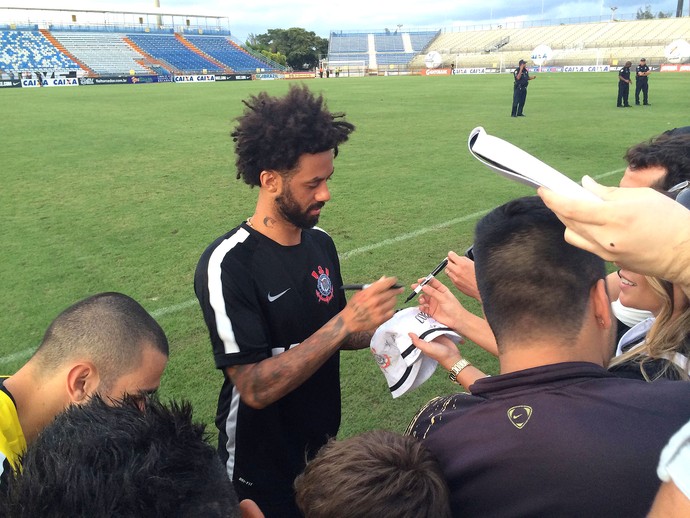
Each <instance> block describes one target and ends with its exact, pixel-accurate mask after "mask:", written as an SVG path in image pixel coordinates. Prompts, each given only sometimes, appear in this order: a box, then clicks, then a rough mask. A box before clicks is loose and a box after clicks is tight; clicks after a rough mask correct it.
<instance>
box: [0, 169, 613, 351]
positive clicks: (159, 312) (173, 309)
mask: <svg viewBox="0 0 690 518" xmlns="http://www.w3.org/2000/svg"><path fill="white" fill-rule="evenodd" d="M623 171H625V169H615V170H613V171H608V172H606V173H602V174H599V175H596V176H594V177H593V178H594V179H595V180H600V179H602V178H606V177H608V176H613V175H614V174H616V173H621V172H623ZM490 210H491V209H485V210H480V211H477V212H473V213H472V214H467V215H466V216H461V217H459V218H454V219H449V220H448V221H444V222H443V223H437V224H436V225H432V226H430V227H425V228H420V229H418V230H415V231H413V232H408V233H407V234H401V235H399V236H396V237H392V238H389V239H384V240H383V241H379V242H378V243H372V244H371V245H366V246H362V247H360V248H355V249H354V250H350V251H349V252H343V253H342V254H339V257H340V260H341V261H345V260H346V259H349V258H350V257H354V256H356V255H360V254H364V253H366V252H370V251H372V250H376V249H377V248H382V247H384V246H389V245H394V244H396V243H400V242H401V241H407V240H408V239H413V238H415V237H419V236H421V235H424V234H427V233H429V232H433V231H434V230H440V229H442V228H446V227H450V226H453V225H457V224H458V223H463V222H465V221H470V220H473V219H476V218H480V217H481V216H483V215H484V214H486V213H488V212H489V211H490ZM196 304H197V301H196V299H190V300H187V301H185V302H180V303H179V304H173V305H172V306H168V307H165V308H160V309H156V310H154V311H151V312H150V313H151V316H152V317H153V318H160V317H162V316H165V315H170V314H171V313H177V312H178V311H182V310H184V309H187V308H191V307H193V306H195V305H196ZM35 349H36V348H35V347H27V348H26V349H22V350H21V351H17V352H15V353H12V354H8V355H7V356H3V357H0V364H3V363H10V362H14V361H19V360H23V359H26V358H28V357H29V356H31V355H32V354H33V352H34V350H35Z"/></svg>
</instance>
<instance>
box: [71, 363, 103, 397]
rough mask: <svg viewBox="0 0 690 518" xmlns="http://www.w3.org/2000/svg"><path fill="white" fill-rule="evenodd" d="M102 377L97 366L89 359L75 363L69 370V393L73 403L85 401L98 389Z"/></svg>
mask: <svg viewBox="0 0 690 518" xmlns="http://www.w3.org/2000/svg"><path fill="white" fill-rule="evenodd" d="M100 383H101V378H100V376H99V374H98V369H96V366H95V365H94V364H93V363H91V362H89V361H81V362H79V363H76V364H75V365H73V366H72V367H71V368H70V370H69V371H68V372H67V394H68V397H69V400H70V401H71V402H72V403H84V402H86V400H87V399H88V398H89V397H91V396H92V395H93V394H94V393H95V392H96V391H97V389H98V386H99V385H100Z"/></svg>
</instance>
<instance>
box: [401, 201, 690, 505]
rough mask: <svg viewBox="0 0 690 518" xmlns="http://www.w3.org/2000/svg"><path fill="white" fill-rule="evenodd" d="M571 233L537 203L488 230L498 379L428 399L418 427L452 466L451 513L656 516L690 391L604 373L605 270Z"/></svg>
mask: <svg viewBox="0 0 690 518" xmlns="http://www.w3.org/2000/svg"><path fill="white" fill-rule="evenodd" d="M564 232H565V226H564V225H563V223H561V222H560V221H559V219H558V217H557V216H556V215H555V214H554V213H553V212H551V210H549V209H548V208H547V207H546V206H545V205H544V203H543V202H542V201H541V200H540V199H539V198H538V197H529V198H520V199H517V200H513V201H510V202H508V203H506V204H505V205H502V206H500V207H498V208H496V209H494V210H493V211H491V212H490V213H489V214H487V215H486V216H484V218H482V219H481V220H480V221H479V223H478V224H477V227H476V230H475V239H474V259H475V262H476V266H477V283H478V286H479V291H480V294H481V297H482V301H483V303H484V308H483V309H484V312H485V314H486V319H487V321H488V323H489V325H490V326H491V329H492V330H493V332H494V335H495V337H496V343H497V346H498V359H499V363H500V374H499V375H497V376H491V377H483V378H480V379H478V380H476V381H475V382H474V383H473V384H471V385H470V387H469V390H470V392H471V394H465V393H456V394H452V395H450V396H445V397H439V398H436V399H434V400H432V401H430V402H429V403H428V404H427V405H426V406H425V407H424V408H423V409H422V410H421V411H420V412H419V414H418V415H417V416H416V417H415V418H414V420H413V422H412V423H411V425H410V427H409V430H408V433H409V434H410V435H412V436H414V437H417V438H418V439H421V440H422V442H423V443H424V445H425V446H426V447H427V448H428V449H429V450H430V451H431V453H432V454H433V455H434V456H435V457H436V458H437V459H438V461H439V463H440V464H441V470H442V471H443V474H444V475H445V477H446V480H447V482H448V486H449V488H450V499H451V511H452V513H453V516H467V517H472V516H478V517H479V516H481V517H484V516H491V517H492V518H500V517H503V518H507V517H523V516H530V517H536V516H543V517H547V516H558V517H565V516H571V517H576V516H626V517H633V516H640V517H641V516H645V514H646V513H647V511H648V510H649V508H650V506H651V504H652V501H653V499H654V495H655V494H656V492H657V490H658V488H659V480H658V478H657V476H656V467H657V462H658V459H659V453H660V452H661V449H662V448H663V447H664V445H665V444H666V442H667V441H668V440H669V438H670V437H671V436H672V435H673V433H674V432H675V431H676V430H678V428H680V427H681V426H682V425H683V424H684V423H685V422H687V421H688V419H690V384H688V383H687V382H679V381H667V380H658V381H655V382H654V383H647V382H645V381H640V380H634V379H626V378H619V377H617V376H615V375H614V374H613V373H611V372H609V371H607V370H606V366H607V365H608V362H609V360H610V359H611V356H612V354H613V351H614V341H613V338H614V331H615V326H614V322H613V316H612V313H611V304H610V302H609V298H608V294H607V293H606V284H605V281H604V278H605V275H606V270H605V268H604V261H603V260H602V259H601V258H599V257H597V256H595V255H594V254H592V253H589V252H586V251H584V250H581V249H579V248H576V247H574V246H572V245H570V244H568V243H566V241H565V239H564V237H563V236H564ZM545 281H548V282H545ZM426 293H427V292H425V294H426ZM415 343H417V342H415ZM437 345H438V346H439V347H441V346H443V344H437ZM445 347H446V354H449V353H452V352H455V354H457V347H456V345H455V344H452V342H451V343H449V344H446V345H445Z"/></svg>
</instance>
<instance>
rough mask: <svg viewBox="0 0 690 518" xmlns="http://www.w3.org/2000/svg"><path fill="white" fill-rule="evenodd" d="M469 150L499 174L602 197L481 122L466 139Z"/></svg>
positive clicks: (589, 197) (572, 194)
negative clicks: (498, 134)
mask: <svg viewBox="0 0 690 518" xmlns="http://www.w3.org/2000/svg"><path fill="white" fill-rule="evenodd" d="M467 146H468V147H469V150H470V153H471V154H472V156H474V157H475V158H476V159H477V160H479V161H480V162H481V163H482V164H484V165H485V166H486V167H488V168H489V169H492V170H493V171H495V172H497V173H498V174H500V175H502V176H505V177H506V178H510V179H511V180H515V181H516V182H520V183H522V184H525V185H529V186H531V187H534V188H535V189H536V188H538V187H546V188H547V189H550V190H552V191H554V192H557V193H559V194H563V195H564V196H569V197H571V198H581V199H585V200H600V198H599V197H598V196H596V195H595V194H593V193H591V192H590V191H588V190H587V189H585V188H584V187H582V186H581V185H580V184H578V183H577V182H575V181H573V180H571V179H570V178H568V177H567V176H565V175H564V174H563V173H560V172H559V171H557V170H556V169H554V168H553V167H551V166H549V165H547V164H545V163H544V162H542V161H541V160H539V159H538V158H535V157H533V156H532V155H530V154H529V153H527V152H526V151H523V150H522V149H520V148H519V147H517V146H515V145H513V144H511V143H510V142H507V141H505V140H503V139H501V138H498V137H494V136H493V135H489V134H488V133H487V132H486V131H484V128H482V127H481V126H479V127H476V128H474V129H473V130H472V131H471V132H470V136H469V138H468V140H467Z"/></svg>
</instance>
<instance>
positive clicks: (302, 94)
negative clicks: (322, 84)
mask: <svg viewBox="0 0 690 518" xmlns="http://www.w3.org/2000/svg"><path fill="white" fill-rule="evenodd" d="M243 102H244V104H245V105H246V108H245V110H244V113H243V114H242V115H241V116H240V117H238V118H237V120H238V121H239V122H238V124H237V127H236V128H235V131H233V132H232V133H231V136H232V139H233V141H234V142H235V153H236V154H237V160H236V161H235V164H236V166H237V178H238V179H239V178H240V177H241V178H242V179H243V180H244V181H245V183H247V184H249V185H251V186H252V187H253V186H255V185H260V184H261V182H260V180H259V176H260V174H261V172H262V171H278V172H281V173H287V172H290V171H292V170H293V169H294V168H295V167H296V166H297V162H298V160H299V157H300V156H302V155H303V154H305V153H309V154H315V153H321V152H323V151H328V150H329V149H333V150H334V152H335V156H338V145H339V144H342V143H343V142H345V141H347V139H348V137H349V135H350V133H352V132H353V131H354V129H355V127H354V125H352V124H350V123H349V122H347V121H345V120H338V119H341V118H343V117H344V116H345V114H344V113H331V112H329V111H328V109H327V107H326V104H325V102H324V99H323V96H322V95H319V96H318V97H316V96H314V94H313V93H312V92H311V91H310V90H309V88H307V87H306V86H297V85H293V86H291V87H290V90H289V91H288V93H287V95H286V96H285V97H281V98H278V97H271V96H270V95H268V94H267V93H266V92H261V93H259V94H258V95H253V96H251V97H250V98H249V100H246V101H243Z"/></svg>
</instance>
